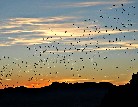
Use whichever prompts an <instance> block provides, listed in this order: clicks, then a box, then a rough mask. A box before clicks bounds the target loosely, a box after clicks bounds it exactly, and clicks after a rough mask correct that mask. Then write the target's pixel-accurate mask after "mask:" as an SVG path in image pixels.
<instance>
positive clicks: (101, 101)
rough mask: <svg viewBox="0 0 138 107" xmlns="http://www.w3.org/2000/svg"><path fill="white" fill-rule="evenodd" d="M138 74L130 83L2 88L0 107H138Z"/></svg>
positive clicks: (0, 91)
mask: <svg viewBox="0 0 138 107" xmlns="http://www.w3.org/2000/svg"><path fill="white" fill-rule="evenodd" d="M137 102H138V74H133V76H132V79H131V80H130V84H126V85H122V86H115V85H113V84H111V83H108V82H101V83H95V82H86V83H74V84H71V83H70V84H68V83H64V82H63V83H58V82H54V83H52V84H51V85H50V86H47V87H43V88H26V87H23V86H21V87H16V88H12V87H10V88H6V89H1V90H0V107H120V106H126V105H128V106H129V107H138V104H137Z"/></svg>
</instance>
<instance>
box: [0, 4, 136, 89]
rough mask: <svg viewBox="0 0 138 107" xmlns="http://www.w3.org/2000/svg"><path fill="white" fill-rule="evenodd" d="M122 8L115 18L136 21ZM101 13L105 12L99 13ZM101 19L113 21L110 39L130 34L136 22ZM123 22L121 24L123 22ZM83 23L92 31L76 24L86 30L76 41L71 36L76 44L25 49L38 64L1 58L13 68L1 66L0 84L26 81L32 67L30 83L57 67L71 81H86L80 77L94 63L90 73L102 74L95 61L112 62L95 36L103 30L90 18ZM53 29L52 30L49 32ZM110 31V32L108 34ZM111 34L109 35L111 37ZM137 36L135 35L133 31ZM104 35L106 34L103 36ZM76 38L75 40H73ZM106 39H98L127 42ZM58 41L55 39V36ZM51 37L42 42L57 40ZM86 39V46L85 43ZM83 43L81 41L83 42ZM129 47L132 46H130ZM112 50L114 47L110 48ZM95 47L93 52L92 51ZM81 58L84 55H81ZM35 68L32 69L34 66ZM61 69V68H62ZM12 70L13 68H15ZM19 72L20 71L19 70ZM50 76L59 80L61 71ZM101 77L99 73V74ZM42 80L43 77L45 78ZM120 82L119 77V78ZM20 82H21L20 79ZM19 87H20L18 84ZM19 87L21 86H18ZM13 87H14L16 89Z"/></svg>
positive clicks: (7, 57) (0, 60)
mask: <svg viewBox="0 0 138 107" xmlns="http://www.w3.org/2000/svg"><path fill="white" fill-rule="evenodd" d="M115 6H116V5H112V7H115ZM120 6H121V8H120V9H114V10H115V11H114V12H115V14H117V13H118V12H119V13H120V12H121V14H122V15H123V16H124V17H126V18H127V17H129V16H131V17H133V16H135V14H133V13H130V12H128V11H127V8H125V7H124V4H120ZM128 8H132V9H135V6H130V7H128ZM99 11H100V12H101V13H102V10H99ZM99 18H100V19H101V20H102V21H104V20H110V22H109V23H108V24H107V25H104V26H103V29H104V32H105V33H106V34H107V35H108V36H109V38H110V36H112V32H113V31H117V32H119V33H122V32H123V31H129V28H130V29H131V27H132V26H133V22H132V20H131V19H130V17H129V18H128V19H127V20H126V21H127V23H126V22H123V21H124V20H125V19H123V20H122V19H120V17H112V16H107V15H105V14H103V15H102V14H101V15H99ZM120 20H121V21H120ZM112 21H114V22H115V23H116V24H117V25H119V26H120V27H118V26H115V25H112ZM83 23H90V24H91V23H93V28H91V27H89V26H88V27H86V28H83V29H82V28H81V26H77V24H75V23H73V24H72V26H74V27H75V28H77V29H81V30H83V34H82V35H81V36H79V37H76V36H75V34H74V35H70V37H71V38H70V40H73V41H75V42H68V43H67V44H64V43H62V42H59V41H56V40H55V41H52V42H51V43H45V44H42V45H36V44H34V46H27V47H26V49H27V50H28V51H27V52H30V51H31V53H33V54H32V56H30V58H33V57H37V59H38V60H37V61H36V62H28V61H29V60H28V61H25V60H23V59H19V60H16V59H14V58H11V57H9V56H2V57H1V58H0V64H2V63H3V61H4V60H5V59H6V60H7V61H8V63H10V64H5V65H1V66H2V67H1V68H0V69H1V70H0V84H1V86H2V87H8V82H10V81H8V82H7V84H4V83H3V79H5V78H6V79H7V80H8V79H9V80H10V78H11V77H12V76H13V75H16V76H14V77H15V78H14V79H16V78H23V77H22V75H23V73H27V72H28V71H29V66H32V67H31V69H32V71H31V72H32V74H31V75H29V76H28V81H32V80H35V79H37V78H38V77H39V76H42V75H44V74H43V72H42V74H41V72H39V71H41V70H42V71H45V72H47V69H54V67H55V66H56V65H57V66H60V65H61V66H62V67H63V68H65V70H64V72H65V71H66V70H68V71H71V73H72V74H71V75H72V77H78V78H81V77H82V78H83V75H81V74H80V73H79V72H80V71H82V70H84V72H85V68H87V64H86V62H88V63H91V67H90V69H91V70H96V71H102V70H103V68H99V67H98V66H99V65H100V63H99V62H98V61H96V60H94V59H97V58H99V59H101V60H107V59H108V58H109V56H108V55H107V56H103V55H102V52H101V51H100V48H101V41H99V40H96V39H97V38H96V36H94V35H95V33H97V34H99V35H100V33H101V32H103V31H101V29H102V28H100V27H99V26H96V25H95V23H96V20H92V19H91V18H89V19H85V20H84V21H83ZM50 29H52V28H50ZM109 29H110V31H108V30H109ZM108 32H109V33H108ZM133 32H134V33H135V32H136V31H133ZM64 33H65V34H67V33H68V31H67V30H66V31H65V32H64ZM55 35H56V36H59V40H60V41H62V39H64V38H63V37H60V35H57V34H55ZM104 35H105V34H104ZM73 36H74V37H73ZM108 36H107V38H106V36H99V37H100V38H101V37H102V38H101V39H102V40H105V41H108V43H109V45H110V44H112V43H117V42H120V41H122V40H124V39H125V38H126V36H125V35H124V36H123V37H122V38H121V37H120V38H118V37H114V39H113V38H111V39H109V38H108ZM54 37H55V36H54ZM54 37H52V36H49V37H47V38H42V40H43V41H50V39H51V38H54ZM84 38H85V39H86V41H87V43H86V42H85V43H83V39H84ZM81 40H82V41H81ZM133 41H136V38H133ZM129 45H130V46H131V45H132V44H129ZM111 46H112V45H111ZM91 47H93V48H91ZM115 48H116V49H118V48H120V49H121V48H122V46H121V45H117V46H114V45H113V47H110V48H105V51H110V50H112V49H115ZM135 49H136V47H135ZM127 50H129V47H127V48H126V49H125V51H124V52H125V54H127ZM136 53H137V54H138V51H137V52H136ZM79 54H81V55H79ZM130 61H131V62H133V61H136V58H132V59H131V60H130ZM32 64H33V65H32ZM14 66H16V67H18V70H19V72H18V73H14V70H15V67H14ZM61 66H60V67H61ZM12 67H13V68H12ZM114 68H115V69H117V70H118V69H119V67H118V66H115V67H114ZM131 68H132V66H130V69H131ZM16 70H17V68H16ZM48 71H51V72H48V73H47V75H53V76H56V75H58V73H60V72H59V71H56V69H54V72H53V70H48ZM75 71H76V72H77V74H76V73H75ZM99 73H100V72H99ZM42 78H43V77H42ZM117 78H119V77H117ZM92 79H95V78H94V77H92ZM17 80H18V79H17ZM48 82H50V80H48ZM17 83H19V82H18V81H17ZM17 85H20V84H17ZM13 87H14V85H13Z"/></svg>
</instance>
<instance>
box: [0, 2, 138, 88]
mask: <svg viewBox="0 0 138 107" xmlns="http://www.w3.org/2000/svg"><path fill="white" fill-rule="evenodd" d="M137 8H138V1H137V0H110V1H109V0H68V1H67V0H0V88H5V87H17V86H25V87H39V88H40V87H44V86H48V85H50V84H51V83H52V82H68V83H76V82H97V83H98V82H110V83H112V84H114V85H124V84H126V83H129V80H130V79H131V77H132V74H133V73H136V72H138V65H137V64H138V32H137V31H138V17H137Z"/></svg>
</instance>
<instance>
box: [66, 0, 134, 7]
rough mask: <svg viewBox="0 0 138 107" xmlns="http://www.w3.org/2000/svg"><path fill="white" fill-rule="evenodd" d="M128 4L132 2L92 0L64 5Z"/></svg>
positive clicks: (124, 0)
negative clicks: (91, 0) (90, 0)
mask: <svg viewBox="0 0 138 107" xmlns="http://www.w3.org/2000/svg"><path fill="white" fill-rule="evenodd" d="M121 3H123V4H128V3H132V2H131V1H128V0H122V1H97V2H95V1H93V2H76V3H71V4H66V5H65V6H69V7H89V6H97V5H110V4H121Z"/></svg>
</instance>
